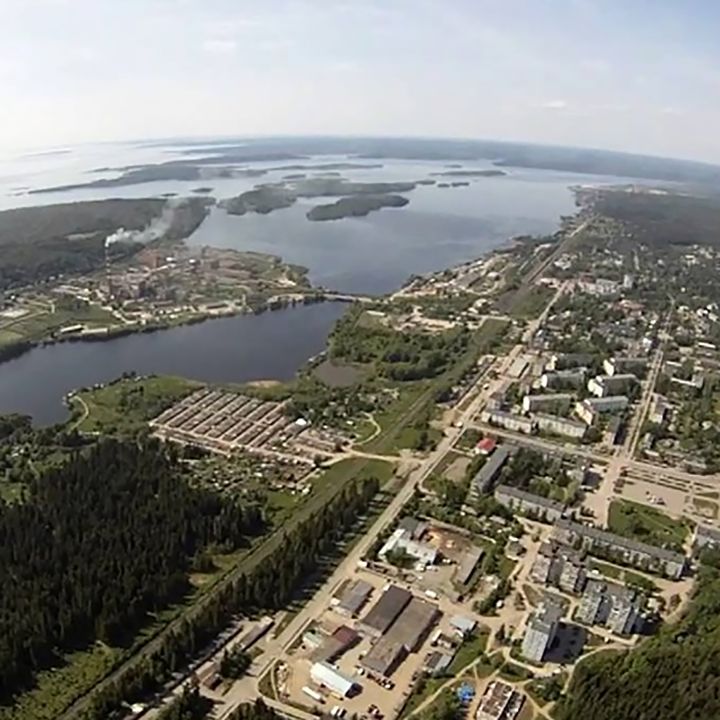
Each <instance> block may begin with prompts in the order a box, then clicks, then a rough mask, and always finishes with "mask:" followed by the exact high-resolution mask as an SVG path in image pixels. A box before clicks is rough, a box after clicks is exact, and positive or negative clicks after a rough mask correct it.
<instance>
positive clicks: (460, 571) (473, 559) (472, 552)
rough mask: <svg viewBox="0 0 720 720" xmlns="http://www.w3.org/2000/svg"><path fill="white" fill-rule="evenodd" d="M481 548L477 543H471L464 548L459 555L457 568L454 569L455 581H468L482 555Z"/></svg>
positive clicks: (463, 583) (463, 582) (464, 582)
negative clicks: (466, 548) (468, 546)
mask: <svg viewBox="0 0 720 720" xmlns="http://www.w3.org/2000/svg"><path fill="white" fill-rule="evenodd" d="M483 553H484V551H483V549H482V548H481V547H478V546H477V545H473V546H472V547H471V548H469V549H468V550H466V551H465V552H464V553H463V554H462V556H461V557H460V562H459V563H458V566H457V569H456V570H455V578H454V579H455V582H456V583H458V584H459V585H465V584H467V583H468V582H469V581H470V578H471V577H472V574H473V573H474V572H475V568H476V567H477V565H478V563H479V562H480V559H481V558H482V556H483Z"/></svg>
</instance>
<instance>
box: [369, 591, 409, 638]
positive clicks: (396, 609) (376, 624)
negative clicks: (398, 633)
mask: <svg viewBox="0 0 720 720" xmlns="http://www.w3.org/2000/svg"><path fill="white" fill-rule="evenodd" d="M411 599H412V594H411V593H410V592H408V591H407V590H405V589H404V588H401V587H398V586H397V585H391V586H390V587H389V588H388V589H387V590H386V591H385V592H384V593H383V594H382V595H381V596H380V599H379V600H378V601H377V602H376V603H375V604H374V605H373V606H372V608H371V609H370V612H369V613H368V614H367V615H366V616H365V617H364V618H363V621H362V624H363V625H366V626H367V627H370V628H373V629H374V630H377V631H378V632H380V633H384V632H386V631H387V629H388V628H389V627H390V626H391V625H392V624H393V623H394V622H395V618H397V616H398V615H399V614H400V613H401V612H402V611H403V610H404V609H405V606H406V605H407V604H408V603H409V602H410V600H411Z"/></svg>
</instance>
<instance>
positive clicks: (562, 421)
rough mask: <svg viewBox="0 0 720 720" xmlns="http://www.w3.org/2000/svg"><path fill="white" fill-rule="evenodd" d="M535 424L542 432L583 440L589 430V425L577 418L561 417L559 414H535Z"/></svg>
mask: <svg viewBox="0 0 720 720" xmlns="http://www.w3.org/2000/svg"><path fill="white" fill-rule="evenodd" d="M533 419H534V420H535V425H536V426H537V429H538V430H539V431H540V432H545V433H550V434H551V435H562V436H563V437H569V438H574V439H576V440H582V439H583V438H584V437H585V433H586V432H587V425H585V424H584V423H581V422H577V420H571V419H570V418H565V417H560V416H559V415H545V414H540V413H538V414H536V415H533Z"/></svg>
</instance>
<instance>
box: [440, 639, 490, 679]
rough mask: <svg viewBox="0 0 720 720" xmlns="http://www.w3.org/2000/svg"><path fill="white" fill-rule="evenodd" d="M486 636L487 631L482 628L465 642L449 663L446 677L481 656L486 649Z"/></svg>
mask: <svg viewBox="0 0 720 720" xmlns="http://www.w3.org/2000/svg"><path fill="white" fill-rule="evenodd" d="M488 636H489V631H488V630H486V629H485V628H483V629H481V630H478V631H476V633H475V635H473V636H471V637H469V638H468V639H467V640H465V642H463V644H462V645H461V646H460V647H459V648H458V651H457V653H456V655H455V657H454V658H453V661H452V662H451V663H450V667H449V668H448V675H456V674H457V673H459V672H460V671H461V670H462V669H463V668H464V667H466V666H467V665H469V664H470V663H471V662H473V660H475V659H477V657H478V655H482V653H484V652H485V648H486V647H487V641H488Z"/></svg>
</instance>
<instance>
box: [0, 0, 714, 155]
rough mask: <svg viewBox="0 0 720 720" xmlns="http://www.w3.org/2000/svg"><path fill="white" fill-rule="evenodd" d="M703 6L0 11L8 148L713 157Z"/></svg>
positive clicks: (709, 55) (278, 5) (479, 1)
mask: <svg viewBox="0 0 720 720" xmlns="http://www.w3.org/2000/svg"><path fill="white" fill-rule="evenodd" d="M718 26H720V6H718V5H716V4H711V3H707V2H704V1H703V0H688V2H685V3H682V4H679V3H676V2H673V1H672V0H653V1H651V0H638V1H637V2H634V3H631V4H628V3H623V2H620V0H604V1H603V2H600V1H599V0H548V2H544V3H538V2H534V1H533V0H504V1H502V2H499V1H498V0H450V1H445V2H440V1H438V0H414V1H413V2H411V1H410V0H386V1H381V0H342V1H340V2H334V1H332V0H265V1H264V2H260V0H245V1H244V2H242V3H237V2H231V1H230V0H206V2H203V3H195V2H191V1H190V0H126V1H125V2H123V3H115V2H110V1H109V0H92V1H91V0H4V2H3V3H2V23H0V119H1V120H2V127H3V134H2V136H1V137H0V150H2V151H3V154H4V155H6V154H7V153H8V152H16V151H25V150H40V149H42V148H53V147H64V146H68V145H76V144H82V143H87V142H122V141H129V142H137V141H142V140H143V139H148V140H150V139H152V138H157V139H159V140H161V139H170V138H189V137H193V136H194V137H199V138H202V137H204V138H210V137H218V136H224V137H229V138H232V137H246V138H250V137H268V136H270V137H275V136H309V135H312V136H350V137H356V136H361V137H411V138H419V137H427V138H447V139H488V140H498V141H506V142H520V143H532V144H540V145H552V146H560V147H577V148H583V149H584V148H594V149H599V150H610V151H621V152H630V153H637V154H647V155H654V156H659V157H670V158H680V159H693V160H700V161H705V162H710V163H719V162H720V137H718V136H717V134H716V133H713V129H714V128H715V127H717V126H718V125H720V75H719V74H718V71H717V68H718V65H719V63H718V60H720V58H718V55H719V54H720V50H718V47H717V43H716V38H715V30H716V28H717V27H718Z"/></svg>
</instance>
